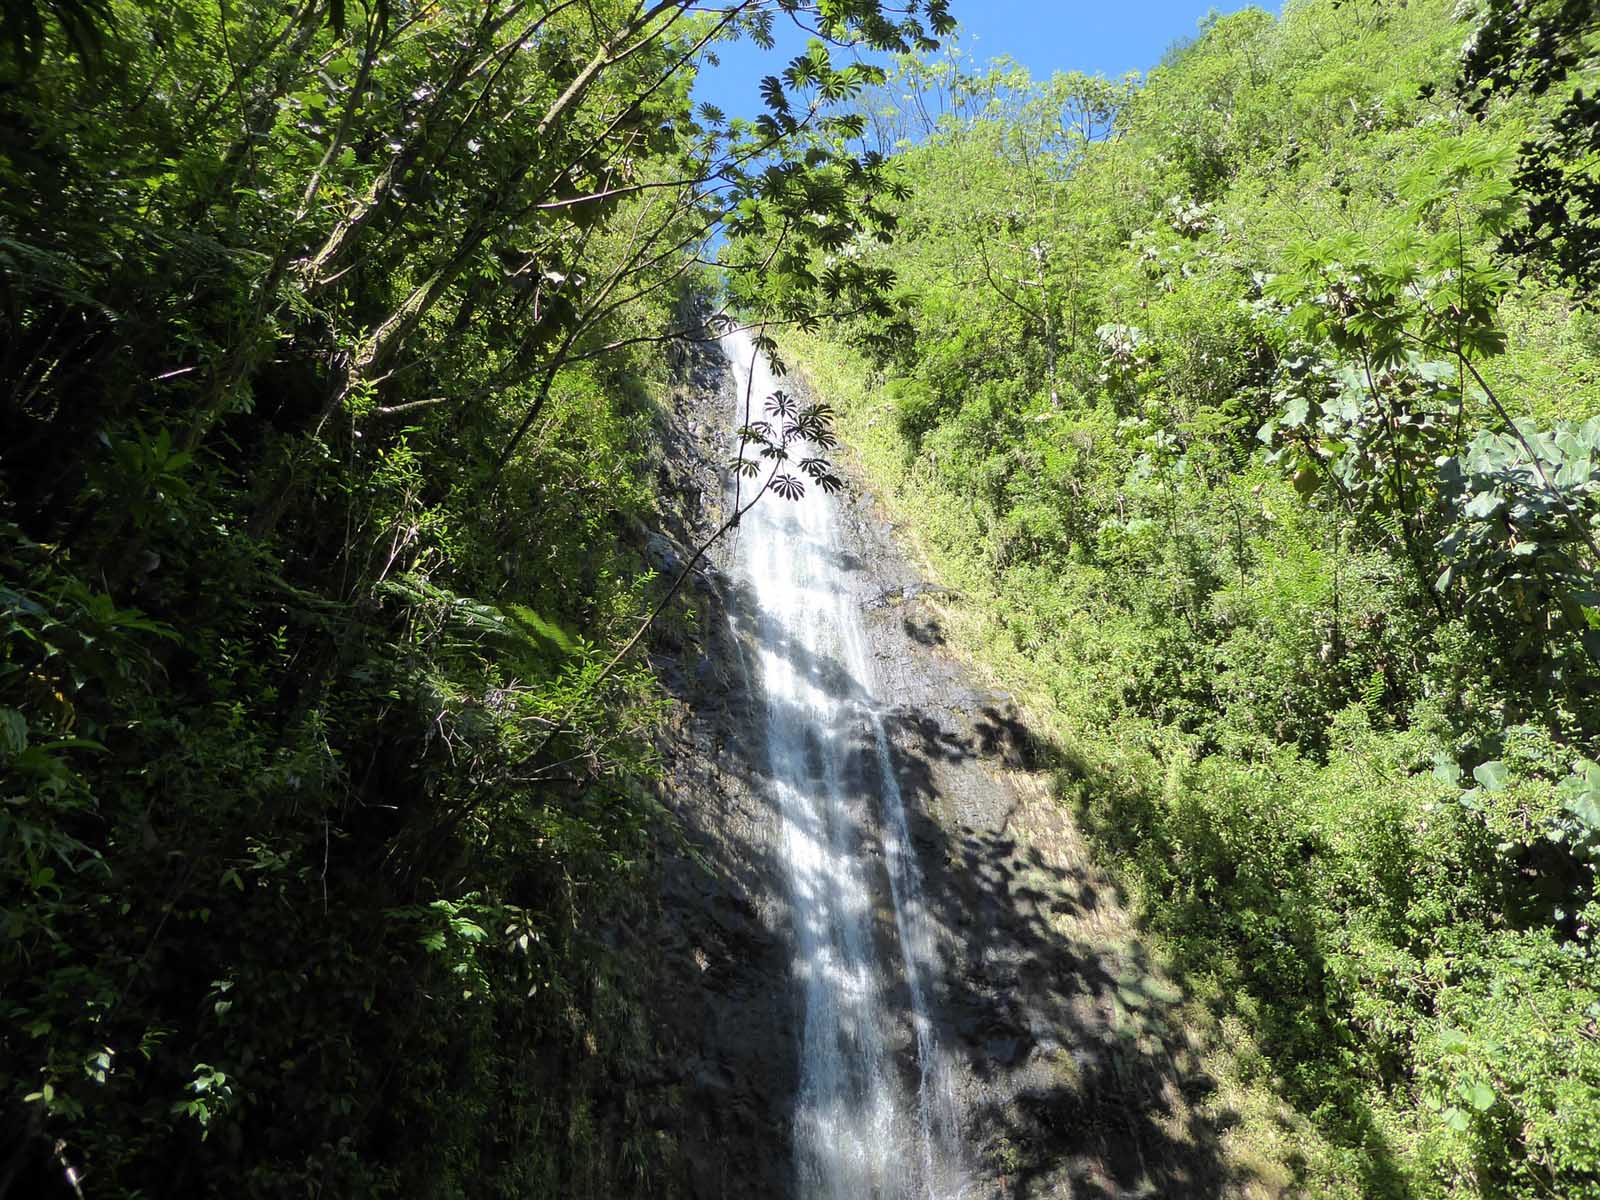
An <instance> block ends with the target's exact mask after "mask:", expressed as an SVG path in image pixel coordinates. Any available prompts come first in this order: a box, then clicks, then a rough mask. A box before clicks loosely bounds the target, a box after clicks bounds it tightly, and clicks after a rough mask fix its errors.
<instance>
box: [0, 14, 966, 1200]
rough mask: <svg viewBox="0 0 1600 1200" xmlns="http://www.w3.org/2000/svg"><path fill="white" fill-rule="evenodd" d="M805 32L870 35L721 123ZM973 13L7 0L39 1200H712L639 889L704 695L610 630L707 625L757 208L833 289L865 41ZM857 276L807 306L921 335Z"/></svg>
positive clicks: (8, 1125) (6, 314)
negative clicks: (671, 1083)
mask: <svg viewBox="0 0 1600 1200" xmlns="http://www.w3.org/2000/svg"><path fill="white" fill-rule="evenodd" d="M791 18H796V19H800V18H803V19H804V20H806V21H807V22H809V23H810V24H811V25H813V26H814V27H815V28H816V29H818V30H819V31H820V32H821V33H822V34H823V35H824V38H823V39H819V40H817V41H815V42H813V44H812V46H811V48H810V49H809V50H808V51H807V53H806V54H804V55H802V56H801V57H800V58H798V59H796V60H794V61H793V62H792V63H790V64H789V65H788V66H787V67H786V68H785V69H783V70H782V71H781V73H779V74H775V75H774V76H772V77H771V78H769V79H768V80H766V81H764V82H763V84H762V89H761V91H762V96H763V99H764V103H765V105H766V111H765V112H764V113H763V115H762V116H761V117H760V118H758V119H757V120H754V121H729V120H727V119H725V118H724V117H723V116H722V114H719V113H715V112H711V111H701V112H700V113H698V114H696V113H694V112H693V111H692V110H691V106H690V103H689V99H688V87H689V84H690V81H691V79H692V76H693V71H694V68H695V65H696V63H698V62H701V61H703V60H704V59H705V57H706V56H708V55H710V54H713V53H714V52H715V46H716V45H717V43H718V42H719V41H720V40H722V39H726V38H729V37H738V36H747V37H751V38H754V39H755V40H757V41H758V42H762V43H763V44H770V41H771V36H772V30H773V22H774V21H775V20H788V19H791ZM947 28H948V17H947V16H946V14H945V6H944V3H943V0H926V2H918V3H913V4H911V5H909V6H906V5H902V6H900V7H898V8H896V9H893V10H891V9H889V8H887V7H880V5H879V4H878V3H876V0H851V2H849V3H828V4H824V5H822V6H821V11H818V6H816V5H808V4H798V3H792V2H790V0H783V2H781V3H778V2H768V0H741V2H737V3H726V4H716V5H700V4H691V3H689V2H688V0H657V2H654V3H648V4H643V3H633V2H632V0H591V2H586V3H582V4H575V3H572V2H571V0H472V2H469V0H415V2H413V0H377V2H376V3H363V2H360V0H330V3H326V4H324V3H321V2H320V0H306V2H305V3H298V4H277V3H264V2H253V0H245V2H243V3H234V4H222V3H216V2H213V0H174V2H171V3H161V4H155V3H148V2H145V0H17V2H16V3H10V2H8V3H7V5H6V6H5V20H4V23H3V26H0V39H3V40H0V388H3V391H4V400H3V401H0V798H3V801H4V803H3V804H0V1084H3V1089H4V1090H3V1092H0V1127H3V1129H4V1133H3V1134H0V1195H27V1196H46V1195H63V1196H65V1195H70V1194H72V1192H74V1191H75V1190H77V1188H78V1186H79V1181H82V1186H83V1188H84V1193H85V1194H91V1195H93V1196H96V1197H111V1196H132V1195H143V1196H158V1195H161V1196H165V1195H199V1194H205V1193H207V1192H209V1191H212V1190H223V1189H226V1190H228V1191H229V1192H230V1193H233V1194H239V1195H246V1196H288V1195H295V1196H305V1195H326V1196H340V1197H361V1196H385V1195H405V1196H452V1195H466V1194H471V1195H474V1196H488V1195H497V1196H498V1195H505V1196H517V1197H529V1196H564V1197H569V1196H584V1195H595V1196H611V1195H616V1194H619V1193H621V1192H624V1191H634V1192H637V1193H639V1194H644V1193H650V1194H659V1193H661V1192H664V1191H667V1190H669V1188H670V1183H671V1178H672V1161H671V1160H672V1155H671V1146H670V1144H669V1143H670V1138H669V1137H668V1136H667V1134H666V1133H665V1132H663V1131H662V1129H661V1128H660V1126H659V1123H657V1124H656V1125H654V1126H652V1125H651V1124H650V1123H649V1122H647V1121H646V1120H645V1119H644V1118H643V1117H642V1116H641V1114H640V1106H641V1105H642V1104H644V1103H646V1102H647V1101H648V1102H656V1103H661V1102H664V1100H663V1098H662V1097H660V1096H656V1097H650V1096H647V1095H642V1094H641V1093H640V1091H639V1090H638V1089H630V1088H628V1087H622V1086H618V1083H619V1080H621V1079H622V1078H624V1075H622V1074H619V1072H625V1071H626V1070H627V1069H628V1064H630V1063H633V1062H636V1061H639V1060H640V1059H641V1057H642V1056H646V1055H647V1054H648V1051H649V1047H648V1045H647V1044H646V1043H647V1041H648V1039H647V1037H646V1026H645V1025H644V1023H643V1022H642V1021H641V1020H640V1019H639V1015H638V1012H637V998H638V997H637V993H638V991H639V987H640V981H639V980H638V979H637V978H632V979H630V978H626V977H625V975H626V972H627V967H626V964H622V963H619V962H618V961H617V959H616V956H615V955H614V954H612V953H610V952H608V951H607V950H606V949H605V939H604V936H603V935H604V932H605V930H606V928H608V927H614V926H615V925H616V924H617V923H618V922H619V921H621V920H623V919H624V918H625V917H626V916H627V915H628V914H629V911H630V909H629V906H630V905H637V904H639V903H643V902H644V900H643V899H642V897H641V895H640V889H638V888H637V887H636V886H634V885H635V884H636V883H637V881H638V878H639V876H638V871H639V867H640V862H641V858H642V857H643V855H644V854H645V852H646V846H647V840H648V836H649V834H648V829H647V825H648V822H649V820H650V813H651V811H652V809H651V801H650V799H649V795H650V793H649V780H650V776H651V772H652V761H651V757H652V756H651V749H650V746H651V742H650V732H651V729H652V727H653V724H654V722H655V720H656V716H657V712H658V709H659V707H660V704H659V695H660V693H659V690H658V689H657V688H656V687H655V685H654V684H653V682H652V680H651V678H650V676H649V673H648V671H647V670H646V669H645V668H644V667H643V666H642V665H640V663H639V662H638V661H636V660H634V659H630V658H627V657H625V656H624V655H623V654H620V653H615V651H617V648H618V647H621V648H622V649H623V650H627V649H629V648H631V647H632V646H634V645H635V644H637V636H636V635H637V633H638V631H639V630H640V629H641V628H642V624H643V622H644V620H645V618H647V617H648V616H650V615H651V614H652V612H654V613H661V611H662V608H663V607H665V606H666V600H665V598H664V597H663V596H662V594H661V584H660V583H658V582H657V581H656V580H655V579H654V576H653V574H652V572H651V570H650V564H649V562H648V561H647V559H646V556H645V555H644V554H643V553H642V551H643V549H644V547H645V539H644V537H643V533H644V530H645V529H646V526H647V524H648V523H654V522H655V521H656V520H657V519H658V509H659V502H658V495H657V493H658V484H659V481H661V480H662V479H664V478H665V474H664V472H665V468H664V465H663V461H662V447H661V412H660V406H659V404H658V401H659V400H660V398H661V397H662V395H663V393H664V391H665V388H666V386H667V384H668V381H669V378H668V377H669V362H670V360H671V354H670V353H669V350H668V348H669V347H670V345H671V344H672V343H673V341H674V339H676V338H680V337H683V336H704V332H705V318H706V314H705V311H704V309H703V307H701V295H700V294H701V292H702V290H703V287H704V284H703V281H702V279H701V276H700V274H699V270H700V268H699V263H700V260H701V259H702V257H703V255H704V253H705V250H706V246H707V243H708V239H709V237H710V235H711V233H712V232H713V231H714V230H715V229H717V228H719V227H721V228H725V229H726V230H727V236H728V237H729V238H730V239H732V240H733V241H734V242H735V243H737V242H738V241H739V239H741V238H742V237H745V236H748V235H749V234H750V233H751V232H752V230H754V229H756V228H758V227H759V228H770V227H781V228H784V229H786V230H787V235H786V236H787V237H788V238H789V239H790V241H791V242H792V243H793V244H794V245H795V246H797V247H798V248H799V250H800V251H801V252H802V259H799V260H796V261H795V264H794V265H796V266H803V256H804V254H805V253H808V252H809V251H810V250H814V249H816V248H818V247H823V246H827V245H835V244H838V239H839V238H840V237H841V236H845V237H849V236H854V235H855V234H856V233H858V232H860V231H862V230H868V229H874V228H876V223H877V221H878V217H877V214H876V210H875V209H874V207H873V200H874V197H875V196H876V194H877V192H878V191H879V190H880V188H881V178H880V175H881V170H882V163H881V161H880V160H878V159H876V158H875V157H871V156H866V155H854V154H851V153H849V152H848V151H847V150H844V149H842V148H840V139H841V138H842V137H843V136H845V135H846V134H848V133H849V132H850V130H851V129H853V128H855V124H854V123H855V122H856V121H858V120H859V118H857V117H855V116H853V115H851V114H845V115H843V116H840V117H837V118H836V117H834V116H830V115H829V113H828V107H829V104H830V103H831V102H833V101H837V100H841V99H845V98H848V97H849V96H850V95H851V94H853V93H854V92H855V91H856V90H858V89H859V88H860V87H861V86H862V85H863V84H864V83H866V82H870V81H871V80H872V79H873V78H874V73H873V71H871V70H870V69H866V68H862V67H859V66H841V67H837V68H835V67H834V66H833V64H832V61H831V59H830V54H829V50H828V44H829V43H830V42H832V43H846V44H848V43H856V44H866V45H869V46H876V47H879V48H883V49H891V50H897V51H909V50H913V49H918V48H922V49H926V48H928V47H930V46H932V45H933V44H934V41H933V39H934V36H935V35H936V34H939V33H942V32H944V31H945V30H946V29H947ZM836 120H837V121H841V122H843V124H842V125H837V126H836V125H835V124H834V122H835V121H836ZM802 149H803V153H802ZM784 272H785V263H784V262H778V263H775V264H773V265H772V268H771V270H769V271H768V272H767V274H766V277H767V278H768V279H770V280H772V281H774V282H781V281H783V280H784V279H785V273H784ZM815 282H816V281H809V282H808V281H807V280H805V279H791V280H789V281H788V285H787V290H786V295H785V299H784V309H783V311H784V312H785V313H788V314H789V315H791V316H794V315H796V314H804V315H806V316H807V317H808V318H809V316H810V315H811V314H813V313H814V312H815V311H817V310H818V309H819V308H826V307H828V306H829V305H833V304H839V303H848V304H851V305H852V306H854V307H867V308H870V307H872V304H873V296H872V291H873V286H872V283H873V281H871V280H861V279H857V280H843V281H840V283H839V286H838V287H837V288H835V289H834V290H833V292H832V293H831V294H829V293H825V292H824V290H823V289H822V288H821V287H820V286H812V285H813V284H814V283H815ZM784 415H785V414H780V416H784ZM786 415H787V416H788V417H789V418H792V419H790V420H789V422H788V423H789V424H796V423H797V422H798V424H799V425H800V426H804V427H803V428H799V433H800V435H802V436H811V435H813V434H815V435H822V434H825V416H823V415H821V414H819V413H818V412H817V411H816V410H807V411H806V412H803V413H788V414H786ZM807 422H809V424H807ZM785 428H786V427H785ZM787 437H788V434H787V432H783V433H774V434H773V435H772V438H773V442H774V444H775V445H777V444H778V443H781V442H784V441H786V440H787ZM779 448H780V449H781V445H780V446H779ZM811 474H812V477H813V478H815V479H816V480H817V481H818V482H822V483H824V484H826V483H827V482H829V481H830V480H831V476H829V475H828V473H827V471H826V469H825V465H824V466H823V467H818V468H814V469H813V471H812V472H811ZM796 486H798V484H797V485H796ZM663 615H664V616H665V617H666V618H668V619H670V618H672V617H673V616H674V614H673V613H672V612H667V613H664V614H663ZM677 616H678V618H679V619H683V614H682V613H681V612H679V613H678V614H677Z"/></svg>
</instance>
